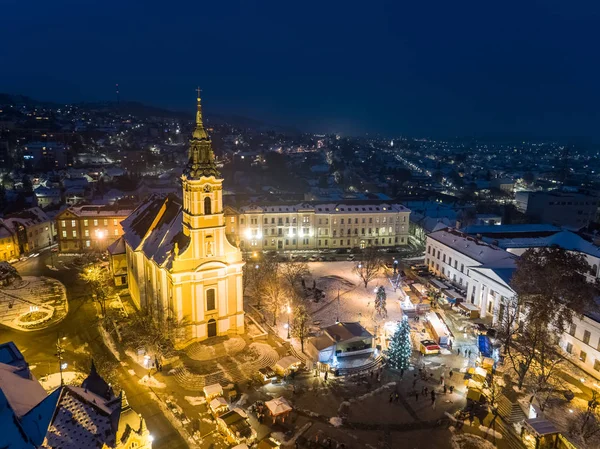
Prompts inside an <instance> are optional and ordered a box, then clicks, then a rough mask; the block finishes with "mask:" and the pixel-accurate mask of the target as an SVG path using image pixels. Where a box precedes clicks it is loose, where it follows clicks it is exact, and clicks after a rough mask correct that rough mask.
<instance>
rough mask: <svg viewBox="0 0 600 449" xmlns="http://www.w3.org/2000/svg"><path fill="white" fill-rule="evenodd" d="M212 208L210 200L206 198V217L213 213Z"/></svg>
mask: <svg viewBox="0 0 600 449" xmlns="http://www.w3.org/2000/svg"><path fill="white" fill-rule="evenodd" d="M211 206H212V204H211V202H210V198H209V197H208V196H207V197H206V198H204V215H210V214H211V213H212V211H211Z"/></svg>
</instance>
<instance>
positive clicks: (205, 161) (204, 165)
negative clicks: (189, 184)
mask: <svg viewBox="0 0 600 449" xmlns="http://www.w3.org/2000/svg"><path fill="white" fill-rule="evenodd" d="M196 92H197V96H196V102H197V104H196V127H195V128H194V132H193V134H192V139H191V140H190V150H189V153H188V163H187V166H186V168H185V170H184V174H185V175H186V176H187V177H188V179H200V178H202V177H207V176H214V177H215V178H218V177H219V171H218V170H217V165H216V164H215V154H214V153H213V150H212V145H211V143H210V138H209V137H208V134H207V133H206V130H205V129H204V124H203V122H202V106H201V104H200V88H198V89H196Z"/></svg>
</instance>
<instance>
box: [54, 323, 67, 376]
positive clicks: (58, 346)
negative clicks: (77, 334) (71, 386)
mask: <svg viewBox="0 0 600 449" xmlns="http://www.w3.org/2000/svg"><path fill="white" fill-rule="evenodd" d="M66 338H67V337H62V339H63V340H65V339H66ZM60 340H61V338H60V333H58V332H57V333H56V354H55V355H56V358H57V359H58V370H59V372H60V385H61V387H62V386H63V385H64V380H63V372H62V370H63V363H62V361H63V357H62V355H63V354H64V352H65V350H64V348H63V346H62V344H61V342H60Z"/></svg>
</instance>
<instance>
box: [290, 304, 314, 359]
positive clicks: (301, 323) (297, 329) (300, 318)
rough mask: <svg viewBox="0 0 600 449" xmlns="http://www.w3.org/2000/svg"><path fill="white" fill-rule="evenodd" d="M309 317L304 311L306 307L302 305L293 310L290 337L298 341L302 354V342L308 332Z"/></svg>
mask: <svg viewBox="0 0 600 449" xmlns="http://www.w3.org/2000/svg"><path fill="white" fill-rule="evenodd" d="M309 324H310V315H309V314H308V312H307V311H306V307H304V306H303V305H299V306H296V308H295V309H294V319H293V321H292V323H291V325H292V329H291V331H292V335H293V336H294V337H296V338H297V339H298V340H300V347H301V348H302V352H304V342H305V341H306V338H307V337H308V333H309V330H310V327H309Z"/></svg>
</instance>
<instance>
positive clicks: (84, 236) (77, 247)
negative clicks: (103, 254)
mask: <svg viewBox="0 0 600 449" xmlns="http://www.w3.org/2000/svg"><path fill="white" fill-rule="evenodd" d="M129 214H131V210H130V209H122V208H119V207H118V206H104V205H85V206H73V207H69V208H68V209H65V210H64V211H62V212H61V213H60V214H58V215H57V216H56V228H57V234H56V236H57V239H58V249H59V251H60V252H62V253H79V252H84V251H106V249H107V248H108V247H109V246H110V245H111V244H112V243H113V242H114V241H116V240H118V239H119V238H120V237H121V236H122V235H123V228H122V227H121V222H122V221H123V220H124V219H125V218H127V216H129Z"/></svg>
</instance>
